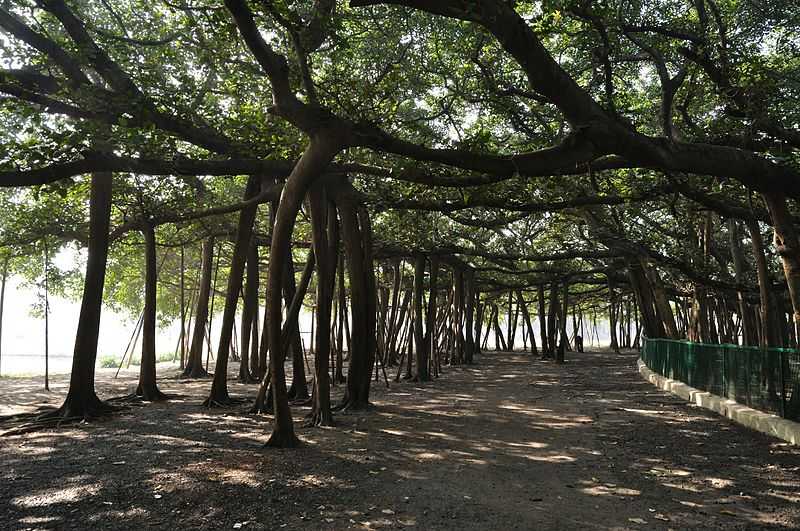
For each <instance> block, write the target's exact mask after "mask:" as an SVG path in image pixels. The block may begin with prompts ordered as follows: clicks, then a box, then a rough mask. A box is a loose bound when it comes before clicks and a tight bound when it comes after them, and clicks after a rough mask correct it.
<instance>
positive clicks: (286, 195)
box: [266, 130, 341, 448]
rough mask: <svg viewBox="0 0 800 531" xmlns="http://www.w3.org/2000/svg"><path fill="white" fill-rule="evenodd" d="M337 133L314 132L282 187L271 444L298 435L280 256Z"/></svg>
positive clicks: (272, 290) (275, 248)
mask: <svg viewBox="0 0 800 531" xmlns="http://www.w3.org/2000/svg"><path fill="white" fill-rule="evenodd" d="M337 137H338V133H337V132H335V131H327V130H323V131H320V132H318V133H315V134H314V135H313V136H312V137H311V141H310V143H309V145H308V147H307V148H306V150H305V152H304V153H303V156H302V157H300V160H299V161H298V162H297V164H296V165H295V167H294V169H293V170H292V173H291V174H290V175H289V177H288V179H287V180H286V185H285V186H284V187H283V193H282V195H281V201H280V204H279V205H278V210H277V212H276V214H275V226H274V228H273V231H272V242H271V245H270V253H269V255H270V257H271V258H272V259H271V260H270V261H269V276H268V282H269V287H268V289H267V309H266V311H267V312H268V313H269V327H268V330H269V331H268V333H269V343H270V352H272V355H271V356H270V372H271V373H272V397H273V402H274V406H275V422H274V425H273V430H272V435H271V436H270V438H269V441H268V442H267V445H268V446H272V447H281V448H286V447H294V446H297V445H298V444H299V439H298V438H297V436H295V434H294V423H293V421H292V412H291V410H290V409H289V399H288V393H287V390H286V375H285V373H284V369H283V361H284V356H283V352H281V344H280V343H281V337H280V333H281V284H282V282H283V277H284V275H285V274H287V273H286V270H287V266H288V265H290V264H286V263H285V261H284V260H281V259H280V257H284V256H287V255H288V253H289V250H290V247H291V238H292V232H293V230H294V224H295V220H296V218H297V213H298V211H299V210H300V206H301V205H302V202H303V199H304V198H305V196H306V193H307V191H308V189H309V187H310V186H311V184H312V183H313V182H314V180H316V179H317V178H319V176H320V175H321V174H322V172H323V171H324V170H325V168H326V167H327V166H328V164H330V162H331V160H333V157H334V156H336V154H337V153H338V152H339V150H340V148H341V146H340V145H339V142H338V140H337Z"/></svg>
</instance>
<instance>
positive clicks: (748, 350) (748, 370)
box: [745, 348, 753, 407]
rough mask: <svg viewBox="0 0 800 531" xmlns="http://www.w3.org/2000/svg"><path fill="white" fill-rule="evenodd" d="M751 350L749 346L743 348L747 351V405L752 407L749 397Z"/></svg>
mask: <svg viewBox="0 0 800 531" xmlns="http://www.w3.org/2000/svg"><path fill="white" fill-rule="evenodd" d="M751 350H752V349H749V348H748V349H747V350H745V352H746V353H747V356H746V357H745V358H746V360H747V385H746V387H747V407H752V403H753V401H752V399H751V398H750V351H751Z"/></svg>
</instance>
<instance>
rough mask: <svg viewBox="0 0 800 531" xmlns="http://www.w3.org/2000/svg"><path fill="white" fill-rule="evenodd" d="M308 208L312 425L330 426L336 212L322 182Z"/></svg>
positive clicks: (315, 186)
mask: <svg viewBox="0 0 800 531" xmlns="http://www.w3.org/2000/svg"><path fill="white" fill-rule="evenodd" d="M308 204H309V213H310V215H311V241H312V245H313V246H314V254H316V256H317V266H316V267H317V308H316V321H317V327H316V348H315V350H314V390H313V400H312V411H311V424H312V425H314V426H330V425H332V424H333V414H332V413H331V391H330V377H329V375H328V360H329V357H330V348H331V310H332V306H333V289H334V285H335V283H336V263H337V262H338V249H339V231H338V221H337V218H336V209H335V207H334V206H333V205H332V204H331V203H330V202H329V201H328V197H327V193H326V190H325V184H324V183H323V182H320V181H317V182H316V183H314V184H313V185H312V186H311V189H310V190H309V192H308Z"/></svg>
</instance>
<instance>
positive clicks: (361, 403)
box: [337, 200, 375, 409]
mask: <svg viewBox="0 0 800 531" xmlns="http://www.w3.org/2000/svg"><path fill="white" fill-rule="evenodd" d="M337 206H338V208H339V215H340V217H341V224H342V240H343V241H344V249H345V253H346V255H347V266H348V273H349V277H350V300H351V311H352V334H351V336H350V341H351V343H350V362H349V365H348V368H347V387H346V389H345V394H344V397H343V399H342V403H341V404H340V408H342V409H363V408H366V407H367V406H368V405H369V388H370V383H371V375H372V367H373V363H374V349H371V342H372V343H374V341H375V337H374V334H375V328H374V322H375V313H374V305H375V302H374V292H373V291H371V290H370V283H369V279H368V276H369V274H370V272H369V271H367V270H366V267H365V266H366V265H367V262H368V261H367V259H366V256H365V254H366V252H365V250H366V249H365V248H366V245H365V238H364V235H363V227H362V226H359V216H358V214H357V212H356V209H355V208H354V207H353V206H352V205H350V204H349V203H348V202H347V200H342V201H341V202H339V201H337ZM373 286H374V284H373ZM371 299H372V302H371V303H370V300H371ZM370 307H372V308H373V311H372V312H370ZM370 314H371V315H372V317H371V318H370ZM370 323H372V326H370ZM370 335H372V338H370Z"/></svg>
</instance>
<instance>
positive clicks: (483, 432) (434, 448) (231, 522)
mask: <svg viewBox="0 0 800 531" xmlns="http://www.w3.org/2000/svg"><path fill="white" fill-rule="evenodd" d="M232 370H235V368H232ZM131 379H132V376H130V375H128V377H127V380H125V381H123V382H122V383H121V384H116V386H115V389H116V388H118V387H120V386H122V387H124V386H125V385H130V384H131ZM9 382H11V383H9ZM13 382H14V381H13V380H12V381H9V380H4V381H2V382H0V401H2V402H8V401H13V400H14V399H16V398H18V397H17V395H18V393H21V392H22V391H23V388H24V385H23V384H21V383H20V382H19V381H17V382H16V383H13ZM56 383H58V382H56ZM12 384H13V385H14V386H15V387H14V391H15V393H14V395H9V394H8V392H9V385H12ZM104 385H105V387H104V389H109V387H108V385H110V384H104ZM161 385H162V388H163V389H165V390H166V391H169V392H173V393H181V394H182V395H184V396H183V398H182V399H179V400H176V401H173V402H171V403H169V404H155V405H149V406H146V407H141V408H133V409H131V410H130V411H128V412H126V413H124V414H122V415H120V416H118V417H116V418H114V419H112V420H109V421H106V422H101V423H97V424H92V425H88V426H83V427H79V428H75V429H71V430H68V431H60V432H44V433H38V434H29V435H25V436H17V437H7V438H4V439H0V528H2V529H20V528H23V529H24V528H77V529H85V528H89V527H92V528H114V529H144V528H153V529H176V528H178V527H181V528H202V529H234V528H237V529H238V528H242V529H281V528H283V529H347V528H354V529H358V528H367V527H370V528H377V527H387V528H388V527H390V528H402V527H416V528H418V529H426V530H427V529H453V530H455V529H458V530H460V529H670V528H671V529H773V528H774V529H794V528H797V527H798V526H800V494H798V493H800V449H797V448H794V447H791V446H789V445H787V444H784V443H782V442H780V441H778V440H776V439H772V438H769V437H767V436H764V435H761V434H758V433H755V432H751V431H748V430H746V429H744V428H741V427H739V426H737V425H735V424H733V423H731V422H729V421H727V420H726V419H723V418H720V417H718V416H716V415H713V414H711V413H709V412H706V411H704V410H702V409H700V408H696V407H692V406H688V405H685V404H684V403H683V402H681V401H680V400H678V399H675V398H673V397H671V396H670V395H667V394H665V393H662V392H661V391H659V390H657V389H655V388H654V387H652V386H651V385H650V384H648V383H645V382H644V381H642V380H641V379H640V378H639V376H638V374H637V373H636V370H635V355H632V354H623V355H613V354H609V353H591V354H589V353H587V354H582V355H575V356H573V358H572V359H571V360H570V363H568V364H566V365H563V366H557V365H554V364H552V363H548V362H541V361H533V360H532V359H531V358H530V357H527V356H522V355H511V354H494V353H491V354H487V355H484V356H481V357H480V359H479V360H478V365H476V366H473V367H470V368H453V369H449V370H447V372H446V374H445V375H444V376H443V378H441V379H439V380H438V381H436V382H434V383H431V384H429V385H426V386H418V385H416V384H412V383H402V384H399V385H393V386H392V388H391V389H390V390H386V388H385V386H384V385H383V384H381V385H378V386H376V387H375V392H374V402H375V408H374V409H373V410H372V411H370V412H368V413H365V414H360V415H356V414H350V415H337V417H336V419H337V421H338V425H337V427H336V428H332V429H308V428H303V429H299V430H298V431H299V433H300V435H301V437H302V438H303V439H304V440H305V441H306V446H305V447H304V448H302V449H300V450H294V451H278V450H267V449H263V448H262V447H261V445H262V444H263V443H264V442H265V441H266V439H267V431H268V424H267V422H268V419H265V418H260V419H256V418H255V417H252V416H249V415H244V414H241V413H240V412H238V411H234V410H229V411H212V412H209V411H207V410H204V409H202V408H200V407H199V406H198V405H197V404H198V403H199V398H200V397H201V396H203V395H204V393H205V392H206V391H207V386H208V385H209V382H208V381H205V382H191V383H186V382H181V381H176V380H171V381H170V380H164V381H163V382H162V384H161ZM232 388H233V392H234V393H235V394H236V393H238V394H240V395H242V394H246V395H247V396H250V395H252V394H253V393H254V388H253V387H252V386H250V387H248V388H247V389H244V388H243V386H240V385H239V384H232ZM20 396H22V395H20ZM54 400H55V401H58V398H57V397H56V398H55V399H54ZM295 411H296V413H301V412H302V411H303V410H302V408H296V409H295ZM296 416H300V415H296ZM299 422H300V421H299V420H298V423H299ZM298 426H299V424H298Z"/></svg>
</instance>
